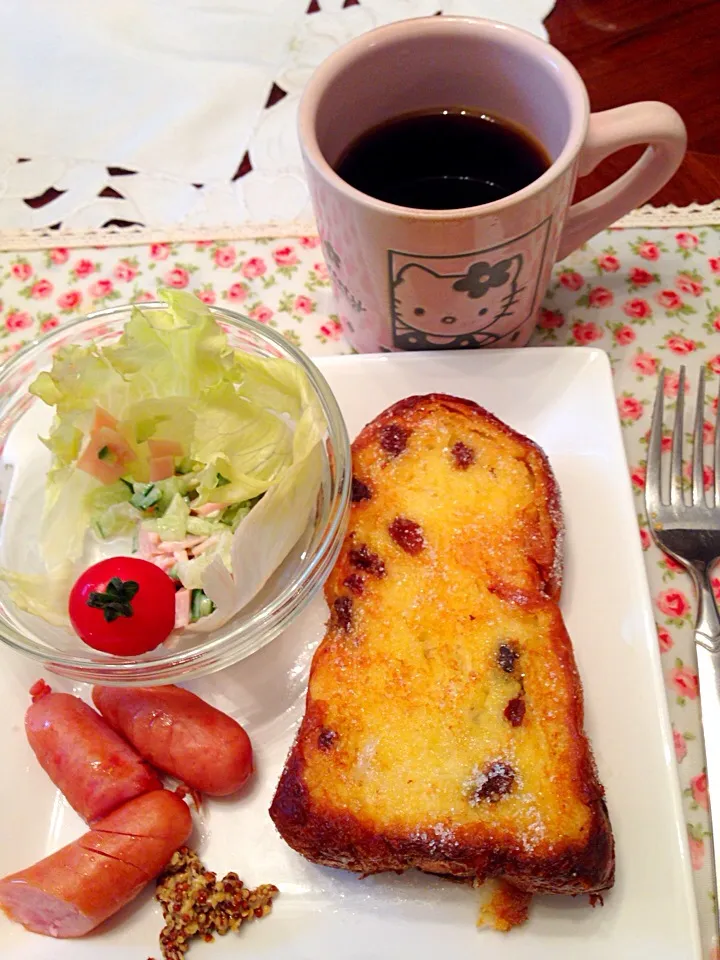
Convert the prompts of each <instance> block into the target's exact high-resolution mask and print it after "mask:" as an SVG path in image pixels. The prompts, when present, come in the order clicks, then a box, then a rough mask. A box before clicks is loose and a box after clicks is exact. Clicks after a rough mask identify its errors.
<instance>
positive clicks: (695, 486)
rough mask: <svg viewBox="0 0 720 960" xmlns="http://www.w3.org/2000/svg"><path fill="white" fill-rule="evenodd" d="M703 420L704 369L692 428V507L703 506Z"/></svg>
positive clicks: (703, 369)
mask: <svg viewBox="0 0 720 960" xmlns="http://www.w3.org/2000/svg"><path fill="white" fill-rule="evenodd" d="M704 420H705V368H704V367H702V368H701V370H700V380H699V382H698V393H697V405H696V407H695V427H694V428H693V457H692V502H693V506H695V507H698V506H701V505H702V506H705V478H704V476H703V422H704Z"/></svg>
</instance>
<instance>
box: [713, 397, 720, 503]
mask: <svg viewBox="0 0 720 960" xmlns="http://www.w3.org/2000/svg"><path fill="white" fill-rule="evenodd" d="M714 459H715V463H714V467H715V506H716V507H720V380H719V381H718V405H717V412H716V413H715V457H714Z"/></svg>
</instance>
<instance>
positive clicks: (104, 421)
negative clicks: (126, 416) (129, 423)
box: [90, 407, 118, 433]
mask: <svg viewBox="0 0 720 960" xmlns="http://www.w3.org/2000/svg"><path fill="white" fill-rule="evenodd" d="M117 425H118V422H117V420H116V419H115V417H114V416H113V415H112V414H111V413H108V412H107V410H104V409H103V408H102V407H95V413H94V415H93V422H92V426H91V427H90V433H95V431H96V430H99V429H100V428H101V427H110V428H111V429H112V430H117Z"/></svg>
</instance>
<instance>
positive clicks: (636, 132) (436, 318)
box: [299, 17, 686, 352]
mask: <svg viewBox="0 0 720 960" xmlns="http://www.w3.org/2000/svg"><path fill="white" fill-rule="evenodd" d="M456 105H461V106H465V107H477V108H480V109H482V110H485V111H487V112H489V113H491V114H495V115H497V116H500V117H503V118H505V119H507V120H510V121H512V122H514V123H515V124H518V125H519V126H520V127H523V128H525V129H526V130H527V131H529V132H530V133H531V134H533V135H534V136H535V137H536V138H537V140H539V141H540V142H541V143H542V144H543V145H544V146H545V148H546V150H547V152H548V154H549V156H550V159H551V161H552V163H551V165H550V167H549V168H548V169H547V170H546V171H545V172H544V173H543V174H542V176H540V177H539V178H538V179H537V180H535V181H534V182H533V183H531V184H529V186H526V187H524V188H523V189H522V190H518V191H517V192H516V193H513V194H511V195H510V196H508V197H505V198H503V199H501V200H496V201H493V202H492V203H487V204H483V205H481V206H477V207H467V208H464V209H460V210H422V209H413V208H410V207H402V206H397V205H395V204H392V203H385V202H383V201H381V200H376V199H374V198H373V197H370V196H367V195H366V194H363V193H361V192H360V191H359V190H356V189H355V188H353V187H351V186H350V185H349V184H347V183H345V181H343V180H342V179H341V178H340V177H339V176H338V175H337V173H335V171H334V169H333V167H334V166H335V165H336V163H337V161H338V159H339V158H340V157H341V155H342V154H343V152H344V151H345V150H346V148H347V147H348V146H349V145H350V144H351V143H352V142H353V141H354V140H355V139H356V137H358V136H359V135H360V134H362V133H364V132H365V131H367V130H369V129H371V128H372V127H374V126H376V125H378V124H380V123H382V122H383V121H386V120H389V119H391V118H393V117H397V116H400V115H402V114H405V113H408V112H411V111H418V110H429V111H432V110H437V109H444V108H447V107H448V106H456ZM299 124H300V142H301V146H302V150H303V155H304V160H305V167H306V171H307V176H308V181H309V186H310V193H311V196H312V202H313V207H314V211H315V216H316V219H317V225H318V231H319V233H320V237H321V239H322V241H323V249H324V252H325V257H326V260H327V264H328V268H329V271H330V275H331V277H332V282H333V287H334V291H335V295H336V297H337V301H338V306H339V313H340V317H341V320H342V324H343V329H344V332H345V334H346V336H347V338H348V340H349V341H350V343H351V344H352V345H353V347H354V348H355V349H356V350H359V351H363V352H366V351H378V350H384V351H389V350H425V349H438V348H439V349H451V348H457V347H485V346H492V347H495V346H498V347H507V346H518V347H520V346H524V345H525V344H526V343H527V342H528V340H529V339H530V336H531V334H532V331H533V328H534V325H535V319H536V314H537V311H538V309H539V305H540V301H541V299H542V296H543V293H544V291H545V289H546V287H547V285H548V282H549V279H550V274H551V271H552V267H553V264H554V263H555V261H556V260H557V259H559V258H561V257H564V256H566V255H567V254H568V253H569V252H570V251H571V250H573V249H574V248H575V247H577V246H579V245H580V244H581V243H583V242H584V241H585V240H587V239H588V238H589V237H591V236H593V234H595V233H597V232H598V231H599V230H601V229H603V228H604V227H607V226H608V225H609V224H611V223H612V222H613V221H615V220H617V219H618V218H619V217H621V216H622V215H623V214H625V213H627V212H628V211H629V210H631V209H633V208H634V207H636V206H638V205H639V204H641V203H643V202H644V201H645V200H647V199H648V198H649V197H651V196H652V195H653V194H654V193H655V192H656V191H657V190H658V189H659V188H660V187H662V186H663V184H664V183H666V182H667V180H669V179H670V177H671V176H672V175H673V173H674V172H675V170H676V169H677V168H678V166H679V165H680V162H681V160H682V157H683V154H684V152H685V144H686V133H685V127H684V125H683V122H682V120H681V119H680V117H679V116H678V114H677V113H676V112H675V111H674V110H673V109H672V108H671V107H669V106H667V105H666V104H663V103H654V102H650V103H633V104H629V105H627V106H623V107H618V108H616V109H614V110H607V111H605V112H603V113H594V114H591V113H590V110H589V105H588V96H587V91H586V89H585V86H584V84H583V82H582V80H581V79H580V76H579V75H578V73H577V71H576V70H575V68H574V67H573V66H572V64H571V63H570V62H569V61H568V60H566V58H565V57H564V56H563V55H562V54H561V53H559V52H558V51H557V50H555V49H554V48H553V47H551V46H549V45H548V44H546V43H544V42H543V41H542V40H538V39H537V38H536V37H534V36H532V35H530V34H528V33H525V32H523V31H521V30H517V29H515V28H513V27H508V26H505V25H504V24H499V23H494V22H492V21H488V20H479V19H473V18H465V17H428V18H422V19H416V20H405V21H401V22H399V23H394V24H391V25H390V26H386V27H380V28H379V29H377V30H374V31H372V32H370V33H367V34H365V35H364V36H361V37H358V38H357V39H355V40H353V41H351V42H350V43H348V44H347V45H346V46H344V47H342V48H341V49H339V50H338V51H336V52H335V53H334V54H332V56H330V57H329V58H328V59H327V60H326V61H325V62H324V63H323V64H321V66H320V67H319V68H318V70H317V71H316V72H315V74H314V75H313V77H312V78H311V80H310V82H309V83H308V85H307V87H306V89H305V92H304V94H303V98H302V103H301V106H300V120H299ZM638 143H640V144H647V145H648V146H647V149H646V150H645V152H644V154H643V156H642V157H641V158H640V160H638V162H637V163H636V164H635V165H634V166H633V167H632V168H631V169H630V170H629V171H627V173H625V174H624V175H623V176H621V177H620V178H619V179H618V180H616V181H615V182H614V183H612V184H611V185H610V186H608V187H606V188H605V189H604V190H601V191H600V192H599V193H596V194H594V196H592V197H590V198H589V199H587V200H584V201H582V202H581V203H576V204H573V205H572V206H570V200H571V198H572V193H573V188H574V186H575V181H576V179H577V177H578V176H583V175H584V174H587V173H589V172H590V171H591V170H592V169H593V168H594V167H596V166H597V164H598V163H600V161H601V160H603V159H604V158H605V157H607V156H608V155H609V154H611V153H614V152H615V151H616V150H620V149H622V148H623V147H627V146H629V145H631V144H638Z"/></svg>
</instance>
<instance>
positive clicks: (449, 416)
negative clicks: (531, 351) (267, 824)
mask: <svg viewBox="0 0 720 960" xmlns="http://www.w3.org/2000/svg"><path fill="white" fill-rule="evenodd" d="M353 473H354V479H353V493H352V500H353V504H352V511H351V517H350V523H349V528H348V533H347V537H346V540H345V543H344V546H343V549H342V552H341V554H340V557H339V559H338V561H337V564H336V566H335V568H334V570H333V572H332V573H331V575H330V577H329V579H328V581H327V584H326V587H325V595H326V599H327V602H328V605H329V607H330V611H331V616H330V620H329V622H328V626H327V632H326V635H325V638H324V639H323V641H322V643H321V644H320V646H319V647H318V649H317V651H316V653H315V656H314V659H313V663H312V669H311V673H310V680H309V687H308V694H307V704H306V712H305V716H304V719H303V721H302V724H301V726H300V730H299V732H298V735H297V739H296V741H295V744H294V746H293V747H292V750H291V753H290V756H289V758H288V760H287V763H286V765H285V769H284V771H283V773H282V776H281V779H280V783H279V785H278V788H277V791H276V794H275V797H274V799H273V802H272V806H271V809H270V815H271V817H272V819H273V820H274V822H275V825H276V826H277V829H278V830H279V832H280V833H281V835H282V836H283V837H284V839H285V840H286V841H287V843H288V844H289V845H290V846H291V847H293V848H294V849H295V850H297V851H298V852H299V853H301V854H303V856H305V857H307V858H308V859H310V860H312V861H315V862H316V863H321V864H326V865H330V866H336V867H344V868H346V869H349V870H356V871H360V872H362V873H375V872H377V871H381V870H404V869H406V868H409V867H418V868H420V869H421V870H426V871H430V872H433V873H438V874H449V875H453V876H455V877H465V878H468V879H479V880H483V879H485V878H489V877H499V878H503V879H505V880H507V881H509V882H511V883H512V884H514V885H516V886H517V887H518V888H520V889H521V890H525V891H529V892H554V893H569V894H577V893H595V892H598V891H602V890H606V889H608V888H609V887H610V886H611V885H612V883H613V873H614V855H613V838H612V833H611V828H610V822H609V819H608V814H607V809H606V806H605V803H604V800H603V789H602V787H601V786H600V783H599V782H598V778H597V774H596V770H595V765H594V763H593V759H592V755H591V750H590V746H589V744H588V740H587V738H586V736H585V733H584V731H583V701H582V688H581V685H580V679H579V677H578V672H577V669H576V666H575V660H574V657H573V651H572V647H571V644H570V639H569V637H568V635H567V632H566V630H565V626H564V624H563V620H562V617H561V614H560V610H559V608H558V599H559V594H560V583H561V572H562V570H561V560H560V553H561V542H560V541H561V530H562V526H561V525H562V520H561V513H560V507H559V501H558V491H557V487H556V484H555V480H554V477H553V474H552V472H551V470H550V467H549V465H548V462H547V460H546V458H545V456H544V454H543V453H542V451H541V450H540V449H539V448H538V447H537V446H536V445H535V444H534V443H532V442H531V441H530V440H528V439H527V438H525V437H523V436H521V435H519V434H518V433H515V432H514V431H513V430H511V429H510V428H509V427H507V426H506V425H505V424H503V423H502V422H501V421H499V420H498V419H496V418H495V417H494V416H492V415H491V414H490V413H488V412H487V411H485V410H483V409H482V408H481V407H478V406H477V405H476V404H474V403H471V402H470V401H467V400H459V399H456V398H453V397H449V396H445V395H441V394H431V395H428V396H421V397H410V398H409V399H406V400H403V401H401V402H400V403H397V404H395V406H393V407H391V408H390V409H388V410H386V411H385V412H384V413H382V414H381V415H380V416H379V417H377V419H376V420H374V421H373V422H372V423H370V424H369V425H368V426H367V427H365V429H364V430H363V431H362V432H361V434H360V435H359V437H358V438H357V440H356V441H355V443H354V444H353Z"/></svg>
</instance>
